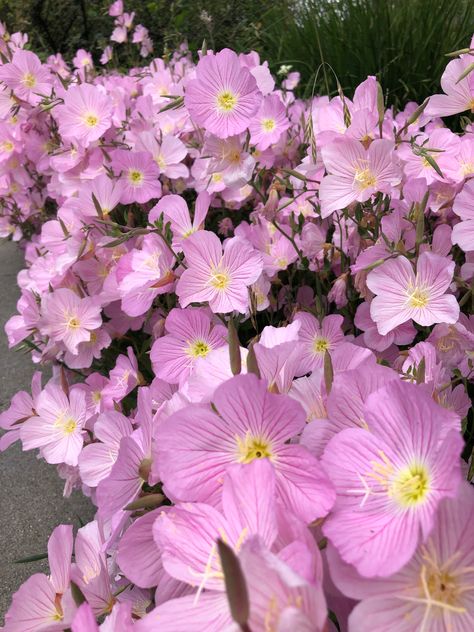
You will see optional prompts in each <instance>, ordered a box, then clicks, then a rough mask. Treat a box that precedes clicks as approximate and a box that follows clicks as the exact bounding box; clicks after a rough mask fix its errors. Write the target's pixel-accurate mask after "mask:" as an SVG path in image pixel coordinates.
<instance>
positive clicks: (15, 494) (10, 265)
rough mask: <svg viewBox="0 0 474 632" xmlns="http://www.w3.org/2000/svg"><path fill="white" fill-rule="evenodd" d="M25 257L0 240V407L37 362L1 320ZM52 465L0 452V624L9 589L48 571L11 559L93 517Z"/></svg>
mask: <svg viewBox="0 0 474 632" xmlns="http://www.w3.org/2000/svg"><path fill="white" fill-rule="evenodd" d="M22 267H23V257H22V253H21V251H20V250H19V248H18V246H17V245H16V244H13V243H11V242H5V241H3V240H0V410H4V409H5V408H7V407H8V405H9V401H10V398H11V397H12V396H13V395H14V394H15V393H16V392H17V391H19V390H27V391H29V390H30V382H31V377H32V375H33V372H34V370H35V366H34V365H33V363H32V362H31V360H30V357H29V355H24V354H23V353H19V352H16V351H11V350H9V349H8V344H7V340H6V337H5V334H4V331H3V326H4V324H5V322H6V321H7V320H8V319H9V318H10V316H12V315H13V314H14V313H16V302H17V300H18V298H19V296H20V292H19V289H18V287H17V284H16V275H17V273H18V271H19V270H20V269H21V268H22ZM62 492H63V481H61V479H60V478H59V476H58V474H57V473H56V468H55V467H54V466H52V465H48V464H47V463H45V462H44V461H42V460H38V459H37V457H36V454H35V451H31V452H22V451H21V446H20V445H19V444H18V443H17V444H15V445H13V446H12V447H10V448H9V449H8V450H7V451H6V452H3V453H0V625H2V623H3V616H4V614H5V612H6V610H7V609H8V606H9V604H10V601H11V595H12V594H13V593H14V592H15V590H17V589H18V587H19V586H20V584H21V583H22V582H23V581H25V579H27V578H28V577H29V576H30V575H31V574H33V573H37V572H48V566H47V563H46V561H41V562H29V563H27V564H15V563H14V560H16V559H19V558H23V557H28V556H30V555H36V554H38V553H43V552H45V551H46V545H47V541H48V536H49V535H50V533H51V531H52V530H53V529H54V527H55V526H56V525H58V524H74V525H75V527H79V526H80V520H82V521H83V522H87V521H89V520H91V519H92V518H93V515H94V510H93V507H92V505H91V503H90V502H89V500H88V499H87V498H85V497H83V496H82V495H81V494H80V493H79V492H74V494H72V496H71V497H70V498H63V495H62Z"/></svg>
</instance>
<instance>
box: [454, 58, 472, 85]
mask: <svg viewBox="0 0 474 632" xmlns="http://www.w3.org/2000/svg"><path fill="white" fill-rule="evenodd" d="M473 70H474V61H473V62H472V64H469V66H468V67H467V68H466V69H465V70H464V72H463V73H461V75H460V76H459V78H458V80H457V81H456V84H458V83H459V82H460V81H462V80H463V79H465V78H466V77H467V76H468V75H469V74H470V73H471V72H472V71H473Z"/></svg>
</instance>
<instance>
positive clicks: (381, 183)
mask: <svg viewBox="0 0 474 632" xmlns="http://www.w3.org/2000/svg"><path fill="white" fill-rule="evenodd" d="M392 154H393V142H392V141H389V140H374V141H373V142H372V143H371V144H370V147H369V149H368V150H366V149H364V147H363V145H362V144H361V143H360V142H359V141H357V140H353V139H351V138H345V137H344V138H336V139H335V140H334V141H333V142H332V143H330V144H329V145H326V146H325V147H323V149H322V156H323V161H324V165H325V167H326V169H327V171H328V172H329V173H330V174H331V175H327V176H325V177H324V178H323V179H322V181H321V186H320V189H319V199H320V200H321V216H322V217H323V218H324V217H329V215H331V213H333V212H334V211H337V210H341V209H343V208H345V207H346V206H349V204H352V202H356V201H357V202H365V201H366V200H368V199H369V198H370V197H371V196H372V195H374V194H375V193H377V192H379V191H381V192H382V193H390V192H391V191H392V188H393V187H394V186H396V185H397V184H399V183H400V180H401V173H400V169H399V168H398V167H397V166H396V164H395V162H394V159H393V157H392Z"/></svg>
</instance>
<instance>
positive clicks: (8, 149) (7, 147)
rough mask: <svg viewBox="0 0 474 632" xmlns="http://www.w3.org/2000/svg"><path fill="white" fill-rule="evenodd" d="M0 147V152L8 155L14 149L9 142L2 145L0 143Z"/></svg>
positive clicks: (6, 141)
mask: <svg viewBox="0 0 474 632" xmlns="http://www.w3.org/2000/svg"><path fill="white" fill-rule="evenodd" d="M1 147H2V150H3V151H6V152H8V153H10V152H12V151H13V149H14V145H13V143H12V142H11V140H5V141H3V143H2V145H1Z"/></svg>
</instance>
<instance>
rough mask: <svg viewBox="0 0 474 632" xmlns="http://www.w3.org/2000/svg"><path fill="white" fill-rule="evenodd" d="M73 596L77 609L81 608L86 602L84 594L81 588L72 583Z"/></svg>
mask: <svg viewBox="0 0 474 632" xmlns="http://www.w3.org/2000/svg"><path fill="white" fill-rule="evenodd" d="M71 595H72V598H73V599H74V602H75V604H76V606H77V607H79V606H80V605H81V604H83V603H84V602H85V601H86V598H85V597H84V593H83V592H82V590H81V589H80V588H79V586H78V585H77V584H75V583H74V582H71Z"/></svg>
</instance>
